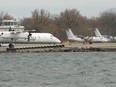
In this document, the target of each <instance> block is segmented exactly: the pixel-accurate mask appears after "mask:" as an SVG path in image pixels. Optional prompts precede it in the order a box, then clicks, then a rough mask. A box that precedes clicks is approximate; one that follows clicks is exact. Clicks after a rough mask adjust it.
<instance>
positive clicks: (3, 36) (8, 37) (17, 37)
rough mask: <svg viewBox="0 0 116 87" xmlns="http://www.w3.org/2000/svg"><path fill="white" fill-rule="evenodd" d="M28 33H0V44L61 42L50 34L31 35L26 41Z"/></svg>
mask: <svg viewBox="0 0 116 87" xmlns="http://www.w3.org/2000/svg"><path fill="white" fill-rule="evenodd" d="M28 35H29V33H28V32H22V33H16V32H0V43H8V42H13V43H19V42H20V43H27V42H29V43H61V41H60V40H59V39H58V38H56V37H54V36H53V35H52V34H50V33H31V36H30V38H29V40H28Z"/></svg>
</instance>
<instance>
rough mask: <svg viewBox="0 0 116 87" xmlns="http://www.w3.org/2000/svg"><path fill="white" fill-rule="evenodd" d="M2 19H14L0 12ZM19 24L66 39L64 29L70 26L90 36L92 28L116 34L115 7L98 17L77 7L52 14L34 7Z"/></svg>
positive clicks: (0, 19) (76, 32)
mask: <svg viewBox="0 0 116 87" xmlns="http://www.w3.org/2000/svg"><path fill="white" fill-rule="evenodd" d="M3 19H14V17H12V16H11V15H9V14H8V13H5V12H3V11H2V12H0V23H1V21H2V20H3ZM20 23H21V25H23V26H25V28H26V29H34V30H36V32H49V33H52V34H53V35H55V36H56V37H58V38H59V39H61V40H65V39H66V37H67V36H66V34H65V32H64V30H65V29H67V28H71V29H72V31H73V32H74V34H77V35H84V36H91V35H94V33H93V30H94V28H98V29H99V30H100V32H101V33H102V34H107V35H116V9H110V10H107V11H104V12H102V13H100V15H99V17H92V18H87V17H85V16H82V15H81V14H80V12H79V11H78V10H77V9H66V10H65V11H63V12H61V13H60V14H59V15H52V14H51V13H50V12H49V11H46V10H44V9H35V10H33V11H32V15H31V17H28V18H27V17H25V18H22V19H20Z"/></svg>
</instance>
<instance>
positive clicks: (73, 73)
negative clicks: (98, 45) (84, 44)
mask: <svg viewBox="0 0 116 87" xmlns="http://www.w3.org/2000/svg"><path fill="white" fill-rule="evenodd" d="M0 87H116V52H82V53H81V52H71V53H3V54H0Z"/></svg>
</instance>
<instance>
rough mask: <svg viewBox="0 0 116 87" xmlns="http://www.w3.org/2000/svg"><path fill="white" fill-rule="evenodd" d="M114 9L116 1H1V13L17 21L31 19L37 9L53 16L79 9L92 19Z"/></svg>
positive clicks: (83, 14) (82, 13)
mask: <svg viewBox="0 0 116 87" xmlns="http://www.w3.org/2000/svg"><path fill="white" fill-rule="evenodd" d="M112 8H116V0H0V12H1V11H4V12H8V14H10V15H11V16H13V17H14V18H16V19H20V18H23V17H30V16H31V12H32V11H34V10H35V9H45V10H47V11H49V12H50V13H51V14H53V15H54V14H60V12H63V11H64V10H65V9H77V10H78V11H79V12H80V14H81V15H82V16H86V17H88V18H91V17H98V16H99V15H100V13H102V12H104V11H106V10H108V9H112Z"/></svg>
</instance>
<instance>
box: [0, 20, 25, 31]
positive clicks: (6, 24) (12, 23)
mask: <svg viewBox="0 0 116 87" xmlns="http://www.w3.org/2000/svg"><path fill="white" fill-rule="evenodd" d="M0 31H24V26H21V25H19V24H18V22H17V21H16V20H3V21H2V23H1V26H0Z"/></svg>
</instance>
